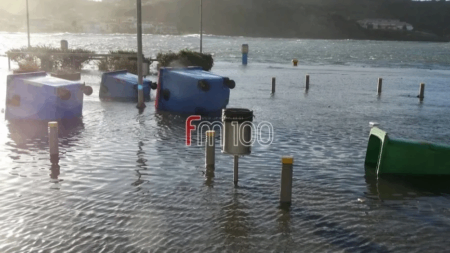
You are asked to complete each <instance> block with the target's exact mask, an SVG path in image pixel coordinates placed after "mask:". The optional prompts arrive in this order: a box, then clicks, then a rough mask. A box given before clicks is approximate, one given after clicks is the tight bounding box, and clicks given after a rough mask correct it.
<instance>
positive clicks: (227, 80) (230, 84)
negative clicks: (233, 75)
mask: <svg viewBox="0 0 450 253" xmlns="http://www.w3.org/2000/svg"><path fill="white" fill-rule="evenodd" d="M223 83H224V84H225V86H227V87H228V88H230V89H234V87H236V82H235V81H233V80H230V78H228V77H225V78H224V79H223Z"/></svg>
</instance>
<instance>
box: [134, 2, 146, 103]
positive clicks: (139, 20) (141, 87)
mask: <svg viewBox="0 0 450 253" xmlns="http://www.w3.org/2000/svg"><path fill="white" fill-rule="evenodd" d="M136 7H137V44H138V52H137V58H138V104H137V108H139V109H143V108H145V103H144V77H143V75H142V62H143V59H142V58H143V54H142V4H141V0H136Z"/></svg>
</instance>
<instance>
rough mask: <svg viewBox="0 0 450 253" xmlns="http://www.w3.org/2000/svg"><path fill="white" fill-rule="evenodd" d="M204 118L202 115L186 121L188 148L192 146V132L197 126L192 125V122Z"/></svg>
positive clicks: (193, 116) (190, 117) (191, 117)
mask: <svg viewBox="0 0 450 253" xmlns="http://www.w3.org/2000/svg"><path fill="white" fill-rule="evenodd" d="M201 119H202V116H200V115H192V116H189V117H188V118H187V119H186V146H191V141H192V140H191V132H192V130H195V129H196V126H193V125H192V124H191V122H192V121H198V120H201Z"/></svg>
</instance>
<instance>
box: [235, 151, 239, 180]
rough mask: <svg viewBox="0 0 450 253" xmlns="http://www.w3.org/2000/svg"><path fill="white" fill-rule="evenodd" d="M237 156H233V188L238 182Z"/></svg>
mask: <svg viewBox="0 0 450 253" xmlns="http://www.w3.org/2000/svg"><path fill="white" fill-rule="evenodd" d="M238 168H239V156H237V155H235V156H234V186H237V185H238V181H239V169H238Z"/></svg>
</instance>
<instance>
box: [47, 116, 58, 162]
mask: <svg viewBox="0 0 450 253" xmlns="http://www.w3.org/2000/svg"><path fill="white" fill-rule="evenodd" d="M48 144H49V147H50V161H51V162H52V164H57V163H58V162H59V141H58V122H56V121H52V122H49V123H48Z"/></svg>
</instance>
